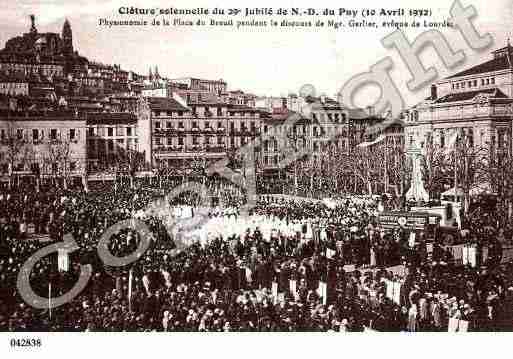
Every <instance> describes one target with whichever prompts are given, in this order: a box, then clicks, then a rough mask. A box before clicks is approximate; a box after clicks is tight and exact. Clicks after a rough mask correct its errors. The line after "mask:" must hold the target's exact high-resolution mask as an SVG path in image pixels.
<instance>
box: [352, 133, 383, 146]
mask: <svg viewBox="0 0 513 359" xmlns="http://www.w3.org/2000/svg"><path fill="white" fill-rule="evenodd" d="M384 139H385V136H384V135H379V137H378V138H376V139H375V140H374V141H370V142H362V143H360V144H358V145H357V146H356V147H369V146H372V145H375V144H377V143H380V142H381V141H383V140H384Z"/></svg>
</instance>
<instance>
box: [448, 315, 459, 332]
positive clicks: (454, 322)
mask: <svg viewBox="0 0 513 359" xmlns="http://www.w3.org/2000/svg"><path fill="white" fill-rule="evenodd" d="M458 322H459V320H458V319H456V318H449V326H448V327H447V331H448V332H449V333H456V332H457V331H458V324H459V323H458Z"/></svg>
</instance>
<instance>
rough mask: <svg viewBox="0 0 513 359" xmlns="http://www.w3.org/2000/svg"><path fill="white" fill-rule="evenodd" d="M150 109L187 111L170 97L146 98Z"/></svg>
mask: <svg viewBox="0 0 513 359" xmlns="http://www.w3.org/2000/svg"><path fill="white" fill-rule="evenodd" d="M148 102H149V104H150V108H151V109H152V110H155V111H188V110H189V109H188V108H186V107H183V106H182V105H180V104H179V103H178V102H177V101H176V100H175V99H173V98H170V97H148Z"/></svg>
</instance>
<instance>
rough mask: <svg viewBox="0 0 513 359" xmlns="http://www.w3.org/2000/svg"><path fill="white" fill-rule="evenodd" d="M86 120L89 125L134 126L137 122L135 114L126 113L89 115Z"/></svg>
mask: <svg viewBox="0 0 513 359" xmlns="http://www.w3.org/2000/svg"><path fill="white" fill-rule="evenodd" d="M86 119H87V124H88V125H96V124H101V125H108V124H133V123H136V122H137V116H136V115H135V114H133V113H125V112H110V113H88V114H87V116H86Z"/></svg>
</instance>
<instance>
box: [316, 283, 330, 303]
mask: <svg viewBox="0 0 513 359" xmlns="http://www.w3.org/2000/svg"><path fill="white" fill-rule="evenodd" d="M317 293H318V294H319V297H321V298H322V304H323V305H326V302H327V299H328V298H327V296H328V285H327V283H326V282H319V288H318V289H317Z"/></svg>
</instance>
